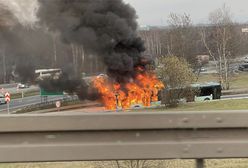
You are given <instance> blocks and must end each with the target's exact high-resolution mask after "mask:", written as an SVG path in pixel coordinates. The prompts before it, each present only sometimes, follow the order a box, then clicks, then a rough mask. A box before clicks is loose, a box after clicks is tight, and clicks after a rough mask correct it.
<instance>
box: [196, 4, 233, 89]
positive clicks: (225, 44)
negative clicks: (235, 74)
mask: <svg viewBox="0 0 248 168" xmlns="http://www.w3.org/2000/svg"><path fill="white" fill-rule="evenodd" d="M209 20H210V23H211V28H209V29H210V32H206V29H204V28H203V29H202V30H201V33H200V34H201V39H202V42H203V43H204V46H205V48H206V49H207V51H208V53H209V55H210V56H211V57H212V59H213V60H214V61H215V62H216V67H218V68H217V69H218V73H219V82H220V83H221V84H222V86H223V88H224V89H229V88H230V71H229V64H230V59H231V58H232V57H233V56H235V53H234V50H235V48H234V46H235V45H234V44H235V32H234V23H233V22H232V19H231V12H230V9H229V8H228V7H227V6H226V5H225V4H224V5H223V6H222V8H219V9H217V10H215V11H213V12H212V13H210V15H209ZM208 36H209V37H208Z"/></svg>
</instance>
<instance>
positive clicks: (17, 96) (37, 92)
mask: <svg viewBox="0 0 248 168" xmlns="http://www.w3.org/2000/svg"><path fill="white" fill-rule="evenodd" d="M39 94H40V92H39V91H29V92H25V93H24V97H30V96H36V95H39ZM20 98H22V93H14V94H11V99H20Z"/></svg>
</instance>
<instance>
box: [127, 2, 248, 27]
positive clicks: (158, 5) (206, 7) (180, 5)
mask: <svg viewBox="0 0 248 168" xmlns="http://www.w3.org/2000/svg"><path fill="white" fill-rule="evenodd" d="M124 1H125V2H127V3H129V4H131V5H132V6H133V7H134V8H135V9H136V11H137V14H138V16H139V20H138V21H139V24H140V25H166V24H167V18H168V15H169V13H171V12H173V13H180V14H182V13H184V12H185V13H188V14H190V16H191V18H192V20H193V22H194V23H195V24H198V23H207V22H208V14H209V13H210V12H211V11H213V10H215V9H217V8H220V7H221V6H223V4H224V3H225V4H226V5H227V6H228V7H230V9H231V12H232V16H233V19H234V20H235V21H239V22H248V0H124Z"/></svg>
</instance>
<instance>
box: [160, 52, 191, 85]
mask: <svg viewBox="0 0 248 168" xmlns="http://www.w3.org/2000/svg"><path fill="white" fill-rule="evenodd" d="M157 73H158V76H159V77H160V78H161V79H162V81H163V82H164V83H166V85H167V86H169V87H170V88H182V87H186V86H188V85H190V84H191V83H192V82H193V81H194V80H195V75H194V73H193V70H192V69H191V67H190V65H189V63H188V62H187V61H186V60H185V59H183V58H178V57H176V56H164V57H161V58H160V59H159V65H158V68H157Z"/></svg>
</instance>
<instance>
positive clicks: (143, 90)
mask: <svg viewBox="0 0 248 168" xmlns="http://www.w3.org/2000/svg"><path fill="white" fill-rule="evenodd" d="M136 72H137V73H136V74H135V76H134V78H133V79H132V80H130V81H129V82H127V83H118V82H116V81H113V80H112V79H111V78H108V77H107V76H98V77H96V78H95V79H94V80H93V87H94V88H96V89H97V91H98V93H99V94H100V97H101V98H100V99H101V101H102V103H103V104H104V106H105V108H106V109H108V110H114V109H119V108H121V109H128V108H130V107H134V106H137V105H139V106H144V107H149V106H151V103H152V102H158V101H159V100H158V93H159V91H160V90H162V89H163V88H164V84H163V83H162V82H161V81H159V80H158V78H157V77H156V75H155V74H154V73H153V72H150V71H146V70H145V69H144V68H142V67H137V69H136Z"/></svg>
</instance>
